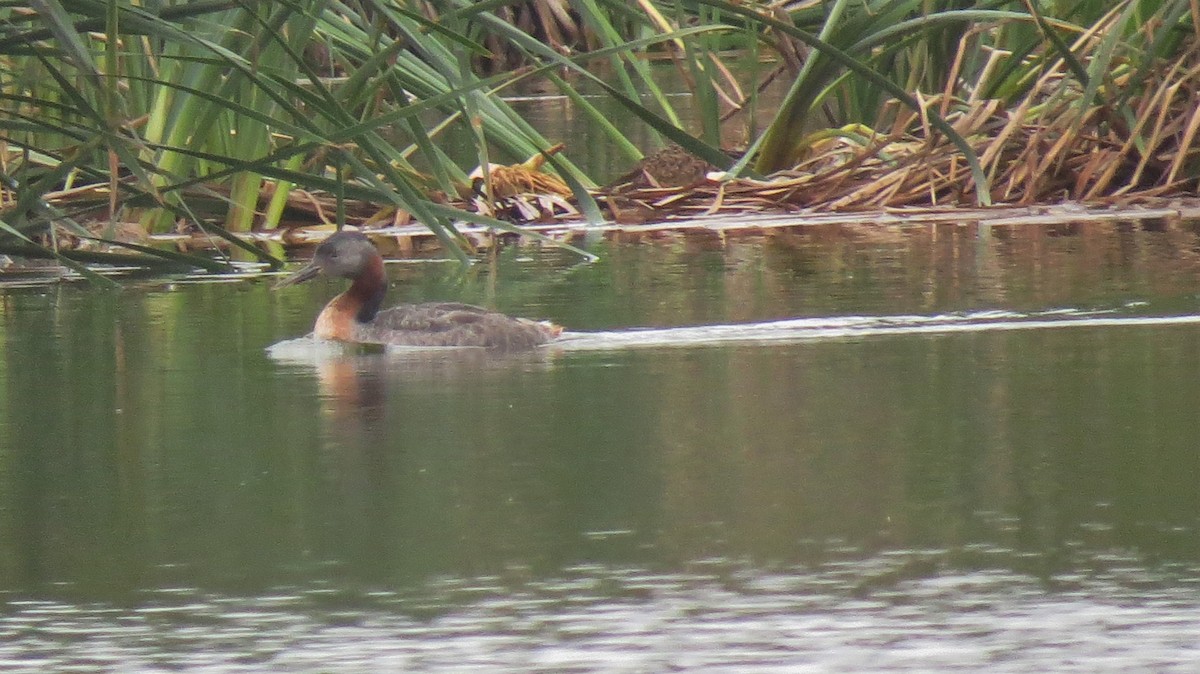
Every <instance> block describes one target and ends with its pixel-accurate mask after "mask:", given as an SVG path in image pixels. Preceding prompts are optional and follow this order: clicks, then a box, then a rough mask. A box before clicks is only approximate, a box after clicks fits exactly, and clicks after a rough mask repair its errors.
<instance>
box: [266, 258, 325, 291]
mask: <svg viewBox="0 0 1200 674" xmlns="http://www.w3.org/2000/svg"><path fill="white" fill-rule="evenodd" d="M320 273H321V268H320V267H318V266H317V265H316V263H310V264H309V265H308V266H307V267H304V268H303V269H300V270H299V271H297V272H296V273H294V274H292V275H291V276H287V277H284V278H283V280H281V281H279V282H278V283H276V284H275V285H274V286H273V288H274V289H275V290H279V289H280V288H286V287H287V286H292V285H296V284H297V283H304V282H305V281H308V280H311V279H314V278H316V277H317V275H318V274H320Z"/></svg>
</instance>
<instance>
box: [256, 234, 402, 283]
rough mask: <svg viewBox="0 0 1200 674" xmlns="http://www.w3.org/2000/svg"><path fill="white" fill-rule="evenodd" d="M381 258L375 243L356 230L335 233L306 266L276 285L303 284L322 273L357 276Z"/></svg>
mask: <svg viewBox="0 0 1200 674" xmlns="http://www.w3.org/2000/svg"><path fill="white" fill-rule="evenodd" d="M379 260H380V256H379V251H378V250H376V249H375V244H373V243H371V240H370V239H368V238H367V237H366V236H364V235H362V234H360V233H358V232H347V231H342V232H338V233H336V234H334V235H332V236H330V237H329V238H328V239H325V241H323V242H322V243H321V245H320V246H317V251H316V252H315V253H314V254H313V258H312V261H311V262H309V263H308V265H307V266H306V267H304V268H303V269H301V270H299V271H297V272H296V273H294V274H292V275H291V276H288V277H287V278H285V279H283V280H282V281H280V282H278V283H276V284H275V287H276V288H283V287H285V286H290V285H295V284H297V283H303V282H305V281H308V280H310V279H314V278H316V277H317V276H318V275H320V274H322V273H324V274H327V275H329V276H338V277H341V278H348V279H357V278H358V277H359V276H361V275H363V274H364V273H366V272H367V271H368V270H371V269H372V268H373V267H375V266H376V265H377V264H378V261H379Z"/></svg>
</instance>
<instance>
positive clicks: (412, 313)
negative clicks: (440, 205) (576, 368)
mask: <svg viewBox="0 0 1200 674" xmlns="http://www.w3.org/2000/svg"><path fill="white" fill-rule="evenodd" d="M322 272H324V273H325V274H328V275H330V276H340V277H342V278H348V279H353V281H354V282H353V283H351V284H350V289H349V290H347V291H346V292H344V293H342V294H341V295H338V296H337V297H335V298H333V299H332V300H330V301H329V304H327V305H325V308H324V309H323V310H322V311H321V313H320V315H318V316H317V323H316V326H315V327H314V328H313V334H314V335H315V336H316V337H318V338H320V339H331V340H337V341H341V342H357V343H363V344H397V345H405V346H482V347H488V348H494V349H500V350H520V349H531V348H534V347H536V346H538V345H541V344H544V343H546V342H548V341H550V340H551V339H554V338H555V337H557V336H558V335H559V333H561V332H562V328H561V327H560V326H557V325H554V324H552V323H547V322H539V321H532V320H529V319H526V318H513V317H511V316H506V315H504V314H501V313H498V312H495V311H489V310H487V309H484V308H482V307H477V306H473V305H470V304H459V303H456V302H431V303H428V304H401V305H398V306H395V307H391V308H389V309H383V310H380V308H379V307H380V305H381V304H382V303H383V296H384V294H385V293H386V292H387V277H386V276H385V275H384V273H383V257H381V256H380V255H379V251H378V250H376V249H375V245H374V244H372V243H371V241H370V239H368V238H367V237H366V236H363V235H362V234H359V233H357V232H348V231H343V232H338V233H336V234H334V235H333V236H331V237H329V238H328V239H326V240H325V241H324V242H323V243H322V244H321V245H320V246H318V247H317V251H316V253H315V254H314V255H313V259H312V262H311V263H309V264H308V266H306V267H304V268H303V269H301V270H299V271H297V272H296V273H295V274H292V275H291V276H289V277H287V278H285V279H284V280H282V281H280V282H279V283H278V284H276V286H275V287H276V288H282V287H285V286H289V285H292V284H295V283H301V282H304V281H307V280H309V279H312V278H315V277H316V276H317V275H318V274H320V273H322Z"/></svg>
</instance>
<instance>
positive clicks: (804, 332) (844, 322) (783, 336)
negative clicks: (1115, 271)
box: [267, 309, 1200, 360]
mask: <svg viewBox="0 0 1200 674" xmlns="http://www.w3.org/2000/svg"><path fill="white" fill-rule="evenodd" d="M1196 323H1200V315H1197V314H1185V315H1178V316H1128V315H1124V316H1122V315H1118V314H1117V313H1116V311H1115V310H1099V311H1085V310H1080V309H1055V310H1050V311H1039V312H1032V313H1022V312H1015V311H975V312H962V313H949V314H936V315H932V316H921V315H898V316H826V317H819V318H793V319H783V320H775V321H763V322H758V323H734V324H719V325H697V326H686V327H677V328H630V329H626V330H609V331H601V332H570V331H568V332H564V333H563V334H562V336H560V337H559V338H558V339H555V340H554V341H553V342H550V343H549V344H547V345H545V346H544V347H542V350H543V351H603V350H615V349H633V348H651V347H653V348H663V347H696V346H705V345H720V344H778V343H786V342H803V341H814V340H838V339H855V338H863V337H876V336H887V335H901V336H902V335H930V334H941V333H962V332H993V331H1002V330H1048V329H1056V328H1078V327H1093V328H1098V327H1122V326H1151V325H1190V324H1196ZM367 348H368V349H369V348H370V347H367ZM374 348H375V350H383V349H385V348H386V351H387V353H388V354H414V353H419V352H437V353H442V354H446V353H448V352H455V351H478V350H479V349H477V348H467V349H458V348H453V347H449V348H448V347H410V346H391V345H389V346H387V347H374ZM362 349H363V347H359V346H355V345H345V344H339V343H336V342H326V341H323V340H317V339H313V338H312V336H311V335H309V336H307V337H300V338H297V339H289V340H285V341H282V342H279V343H277V344H273V345H271V346H270V347H268V348H267V355H268V356H270V357H271V358H273V359H276V360H296V359H312V358H318V359H319V358H323V357H336V356H340V355H348V354H358V353H362V352H363V351H362Z"/></svg>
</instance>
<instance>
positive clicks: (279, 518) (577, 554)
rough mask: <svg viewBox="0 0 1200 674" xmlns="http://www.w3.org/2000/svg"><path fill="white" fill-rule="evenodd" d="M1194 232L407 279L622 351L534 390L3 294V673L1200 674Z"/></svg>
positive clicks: (1199, 267) (388, 358)
mask: <svg viewBox="0 0 1200 674" xmlns="http://www.w3.org/2000/svg"><path fill="white" fill-rule="evenodd" d="M1197 231H1200V229H1198V227H1197V225H1196V224H1195V223H1165V222H1148V223H1093V224H1078V225H1071V226H1066V225H1064V226H1059V227H1051V228H1043V227H1011V228H1003V227H995V228H992V229H990V230H988V231H978V230H977V229H976V228H974V227H969V226H961V227H960V226H936V227H935V226H921V225H914V226H911V227H891V228H885V229H872V228H848V227H814V228H811V229H809V230H806V231H804V232H802V233H792V234H786V235H783V234H781V235H779V236H776V237H772V239H771V240H770V241H762V240H734V241H731V242H729V243H728V244H727V245H726V246H718V245H714V244H713V243H712V242H704V243H696V242H690V241H686V240H679V241H674V242H665V243H659V244H655V245H633V246H619V245H614V244H600V245H598V247H597V252H599V253H600V254H601V255H602V259H601V261H600V262H598V263H596V264H593V265H587V266H582V265H577V264H575V263H574V260H572V258H570V257H569V256H566V255H563V254H559V253H537V252H530V251H507V252H506V253H504V254H503V255H502V256H501V259H500V260H499V261H498V263H497V264H496V265H494V266H489V265H479V266H477V267H476V268H474V269H472V270H470V271H468V272H467V273H466V274H462V273H461V272H460V270H459V269H458V268H457V267H455V266H453V265H449V264H444V263H426V264H412V263H407V264H394V265H389V273H390V274H391V276H392V278H393V286H392V291H391V296H390V300H391V301H393V302H398V301H402V300H425V299H457V300H462V301H468V302H475V303H485V304H489V305H491V306H495V307H498V308H500V309H503V310H505V311H509V312H513V313H518V314H522V315H527V316H533V317H539V318H549V319H553V320H555V321H556V322H560V323H563V324H565V325H567V326H570V327H571V328H572V329H573V330H578V331H591V332H596V331H604V332H608V331H615V332H616V333H617V334H608V335H600V336H592V337H587V336H585V337H582V338H579V339H578V340H576V341H574V342H572V341H568V342H567V343H566V344H565V345H564V346H563V347H562V348H556V349H552V350H548V351H546V352H544V353H540V354H536V355H528V356H522V357H515V358H496V357H485V356H482V355H480V354H477V353H469V354H461V353H451V354H445V353H442V354H436V355H424V356H418V355H412V354H396V353H392V354H379V353H377V354H357V355H340V356H339V355H331V354H325V355H321V356H318V355H314V354H311V353H309V354H308V355H307V357H306V356H305V355H304V354H303V353H301V354H300V355H298V356H297V355H296V354H291V355H290V356H280V355H279V354H278V353H277V352H272V354H274V355H271V354H269V353H268V347H271V346H272V345H273V344H277V343H279V342H281V341H285V340H289V339H291V338H294V337H297V336H300V335H303V334H304V333H306V332H307V331H308V330H309V328H310V327H311V322H312V318H313V316H314V315H315V314H316V312H317V311H318V309H319V308H320V306H321V304H322V303H323V302H324V301H325V300H326V299H328V298H329V297H330V296H332V295H333V294H334V293H335V292H336V291H337V289H338V287H339V284H337V283H336V282H328V283H324V282H316V283H314V284H311V285H310V286H304V287H299V288H294V289H288V290H286V291H282V292H272V291H271V290H270V289H269V285H270V282H271V279H268V278H263V277H259V278H243V279H229V280H226V281H225V282H215V281H213V280H211V279H161V278H143V279H128V280H126V288H125V290H123V291H120V292H106V291H99V290H94V289H92V288H89V287H87V286H84V285H80V284H75V283H71V284H56V285H46V284H40V283H36V282H33V281H30V280H21V279H12V278H7V279H4V277H0V279H3V280H5V281H7V282H8V284H7V285H4V286H2V287H0V344H2V345H3V351H2V353H3V359H2V360H0V669H2V670H3V671H5V672H45V671H58V672H69V671H88V672H92V671H104V670H112V671H120V672H156V671H178V670H197V671H218V672H278V671H288V672H334V673H341V672H382V671H427V672H463V671H479V672H514V673H515V672H664V671H689V672H692V671H696V672H807V671H812V672H821V671H930V670H952V669H958V670H970V671H979V670H985V669H986V670H987V671H1000V672H1004V671H1012V672H1017V671H1020V672H1044V671H1079V672H1096V671H1118V670H1125V671H1129V670H1134V671H1180V672H1184V671H1187V672H1191V671H1196V668H1197V667H1200V641H1198V640H1197V638H1196V635H1197V634H1198V633H1200V532H1198V530H1197V527H1198V525H1200V521H1198V518H1200V490H1198V489H1197V484H1198V483H1200V441H1198V440H1200V417H1198V414H1197V411H1196V405H1197V403H1196V401H1197V400H1200V376H1198V373H1200V324H1198V322H1200V253H1197V251H1198V250H1200V234H1197ZM777 319H804V320H801V321H798V322H794V323H784V324H776V325H775V326H774V327H772V326H771V325H766V324H764V322H767V321H773V320H777ZM735 324H743V325H741V327H717V328H711V329H705V330H682V331H674V330H673V329H674V328H677V327H681V326H696V325H716V326H732V325H735ZM745 324H749V325H745ZM780 326H782V327H780ZM646 328H655V329H658V330H657V331H656V330H634V329H646ZM664 329H665V330H664ZM631 330H633V331H632V332H631Z"/></svg>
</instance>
